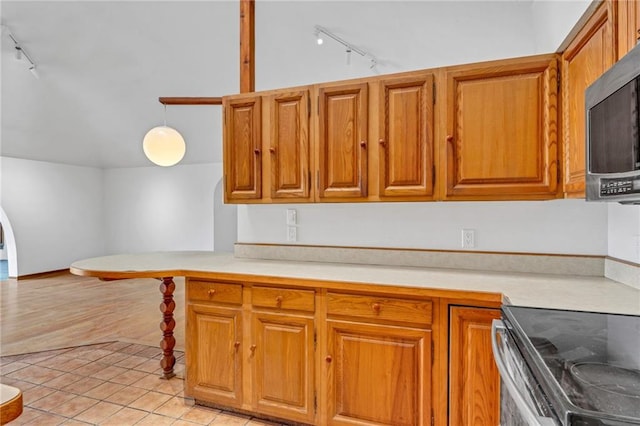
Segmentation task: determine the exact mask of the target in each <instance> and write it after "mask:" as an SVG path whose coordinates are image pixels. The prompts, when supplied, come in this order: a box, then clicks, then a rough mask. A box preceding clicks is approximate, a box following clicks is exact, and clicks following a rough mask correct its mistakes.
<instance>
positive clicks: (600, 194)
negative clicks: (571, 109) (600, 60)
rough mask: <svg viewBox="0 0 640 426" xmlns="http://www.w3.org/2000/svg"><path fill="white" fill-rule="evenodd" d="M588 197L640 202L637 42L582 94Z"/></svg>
mask: <svg viewBox="0 0 640 426" xmlns="http://www.w3.org/2000/svg"><path fill="white" fill-rule="evenodd" d="M585 107H586V123H587V128H586V136H587V138H586V139H587V140H586V161H587V164H586V198H587V201H618V202H620V203H629V204H640V44H638V45H636V46H635V47H634V48H633V49H632V50H631V51H630V52H629V53H627V54H626V55H625V56H624V57H623V58H622V59H620V60H619V61H618V62H617V63H616V64H615V65H613V66H612V67H611V68H610V69H609V70H608V71H607V72H605V73H604V74H603V75H602V76H601V77H600V78H598V79H597V80H596V81H595V82H594V83H593V84H592V85H591V86H589V87H588V88H587V91H586V93H585Z"/></svg>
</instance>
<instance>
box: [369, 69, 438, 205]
mask: <svg viewBox="0 0 640 426" xmlns="http://www.w3.org/2000/svg"><path fill="white" fill-rule="evenodd" d="M433 89H434V78H433V74H431V73H425V74H423V75H417V76H414V77H398V78H385V79H383V80H382V81H380V83H379V93H378V98H379V101H378V105H379V106H378V111H379V117H378V122H379V126H378V127H379V133H378V144H379V150H378V158H379V167H378V173H379V177H378V182H379V195H380V198H381V199H385V200H386V199H390V198H394V197H405V198H406V197H411V198H418V199H425V198H426V199H428V198H431V197H432V196H433V189H434V181H433V176H434V163H433V155H434V151H433V99H434V98H433Z"/></svg>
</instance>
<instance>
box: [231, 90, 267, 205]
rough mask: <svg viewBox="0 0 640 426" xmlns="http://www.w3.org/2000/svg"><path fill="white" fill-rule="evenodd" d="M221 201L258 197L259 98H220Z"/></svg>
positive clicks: (244, 96)
mask: <svg viewBox="0 0 640 426" xmlns="http://www.w3.org/2000/svg"><path fill="white" fill-rule="evenodd" d="M223 105H224V146H223V149H224V186H225V189H224V195H225V202H229V201H239V202H246V201H249V200H259V199H260V198H261V197H262V111H261V105H262V99H261V98H260V96H258V95H255V94H251V95H239V96H234V97H233V98H224V99H223Z"/></svg>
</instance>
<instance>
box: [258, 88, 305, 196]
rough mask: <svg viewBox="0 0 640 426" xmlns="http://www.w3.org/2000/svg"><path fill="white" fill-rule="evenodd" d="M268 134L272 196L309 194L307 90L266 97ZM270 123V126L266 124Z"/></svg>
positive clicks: (268, 160)
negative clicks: (268, 118) (268, 112)
mask: <svg viewBox="0 0 640 426" xmlns="http://www.w3.org/2000/svg"><path fill="white" fill-rule="evenodd" d="M267 99H268V102H267V105H266V108H268V109H269V110H270V120H269V122H268V123H267V129H266V131H269V130H270V138H269V140H268V141H267V144H268V146H269V148H268V151H269V153H268V154H267V155H268V157H267V161H266V163H267V165H266V168H267V169H269V170H270V177H271V179H270V180H269V183H270V184H269V187H270V190H271V191H270V192H271V198H272V199H273V200H282V201H286V200H293V199H295V201H296V202H299V201H301V200H308V199H309V198H310V197H311V188H310V187H311V178H310V173H311V172H310V170H309V167H310V156H309V114H310V111H309V91H308V90H299V91H295V92H283V93H277V94H273V95H271V96H268V97H267ZM268 127H270V129H269V128H268Z"/></svg>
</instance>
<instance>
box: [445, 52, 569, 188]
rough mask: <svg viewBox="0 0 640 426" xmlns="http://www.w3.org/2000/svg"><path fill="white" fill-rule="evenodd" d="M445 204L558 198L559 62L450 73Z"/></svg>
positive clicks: (525, 61) (542, 59) (548, 59)
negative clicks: (456, 201)
mask: <svg viewBox="0 0 640 426" xmlns="http://www.w3.org/2000/svg"><path fill="white" fill-rule="evenodd" d="M445 79H446V88H447V93H446V96H447V100H446V103H445V105H441V108H445V109H446V113H445V115H446V119H445V123H444V125H445V132H446V133H445V134H444V141H443V142H444V143H445V144H446V145H445V147H444V148H443V149H442V150H441V152H442V155H443V157H442V158H441V161H440V165H441V166H445V167H442V170H441V174H442V175H443V180H444V181H445V182H446V188H445V194H444V197H443V198H445V199H471V200H478V199H549V198H555V197H556V191H557V173H558V167H557V155H558V154H557V150H558V143H557V142H558V140H557V139H558V136H557V128H558V122H557V121H558V120H557V111H558V105H557V102H558V60H557V55H540V56H533V57H527V58H518V59H511V60H502V61H494V62H488V63H483V64H478V65H476V66H473V65H463V66H458V67H451V68H448V69H446V70H445Z"/></svg>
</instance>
